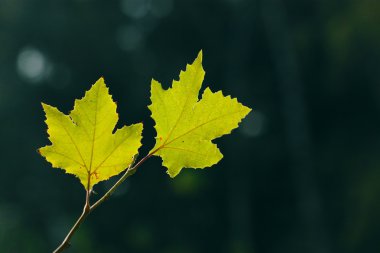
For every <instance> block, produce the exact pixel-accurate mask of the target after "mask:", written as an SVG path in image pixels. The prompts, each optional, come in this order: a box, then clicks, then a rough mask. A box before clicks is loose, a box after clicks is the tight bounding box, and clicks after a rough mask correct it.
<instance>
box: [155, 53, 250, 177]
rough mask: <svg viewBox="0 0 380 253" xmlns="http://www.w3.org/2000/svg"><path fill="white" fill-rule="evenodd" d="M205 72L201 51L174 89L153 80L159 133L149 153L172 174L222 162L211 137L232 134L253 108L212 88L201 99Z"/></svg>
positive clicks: (173, 175) (182, 73)
mask: <svg viewBox="0 0 380 253" xmlns="http://www.w3.org/2000/svg"><path fill="white" fill-rule="evenodd" d="M204 75H205V72H204V70H203V67H202V52H200V53H199V55H198V57H197V58H196V59H195V61H194V62H193V64H191V65H187V67H186V70H185V71H181V73H180V77H179V81H176V80H174V81H173V83H172V87H171V88H169V89H167V90H164V89H163V88H162V86H161V84H160V83H159V82H157V81H155V80H152V84H151V101H152V104H151V105H150V106H149V109H150V110H151V112H152V118H153V119H154V121H155V122H156V125H155V128H156V132H157V136H156V144H155V146H154V148H153V149H152V150H151V152H150V153H151V154H153V155H157V156H160V157H161V158H162V160H163V165H164V166H165V167H167V168H168V174H169V175H170V176H171V177H175V176H176V175H177V174H178V173H179V172H180V171H181V169H182V168H205V167H209V166H212V165H213V164H216V163H217V162H219V161H220V160H221V159H222V157H223V155H222V153H221V152H220V151H219V149H218V147H217V146H216V144H214V143H212V140H213V139H215V138H218V137H220V136H222V135H225V134H229V133H231V130H232V129H234V128H237V127H238V124H239V123H240V121H241V120H242V119H243V118H244V117H245V116H246V115H247V114H248V113H249V112H250V111H251V109H250V108H248V107H246V106H244V105H242V104H241V103H239V102H238V101H237V100H236V98H231V97H230V96H224V95H223V94H222V92H221V91H218V92H212V91H211V90H210V89H209V88H206V89H205V90H204V92H203V94H202V98H201V99H199V98H198V96H199V90H200V89H201V86H202V82H203V78H204Z"/></svg>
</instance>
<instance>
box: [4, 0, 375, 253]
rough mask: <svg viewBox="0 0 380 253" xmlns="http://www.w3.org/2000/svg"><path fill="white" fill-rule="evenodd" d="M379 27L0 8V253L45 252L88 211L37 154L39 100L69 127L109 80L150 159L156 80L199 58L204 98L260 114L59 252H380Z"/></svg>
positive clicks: (270, 12)
mask: <svg viewBox="0 0 380 253" xmlns="http://www.w3.org/2000/svg"><path fill="white" fill-rule="evenodd" d="M379 25H380V2H379V1H375V0H360V1H359V0H351V1H350V0H346V1H338V0H336V1H334V0H318V1H317V0H314V1H313V0H311V1H305V0H220V1H217V0H208V1H205V0H194V1H179V0H118V1H111V0H108V1H106V0H104V1H100V0H76V1H74V0H61V1H58V0H57V1H54V0H1V1H0V120H1V124H0V140H1V143H0V145H1V150H0V161H1V163H0V252H2V253H4V252H5V253H8V252H9V253H14V252H16V253H17V252H49V251H51V250H52V249H54V248H55V247H56V246H57V245H58V243H59V242H60V241H61V240H62V239H63V237H64V235H65V234H66V233H67V231H68V229H69V227H70V226H71V225H72V223H73V222H74V220H75V219H76V217H77V216H78V215H79V214H80V212H81V210H82V205H83V201H84V193H85V192H84V190H83V187H82V185H81V184H80V183H79V181H78V180H77V179H75V178H74V177H73V176H71V175H67V174H64V173H63V171H61V170H58V169H52V168H51V167H50V165H49V164H48V163H47V162H46V161H45V160H44V159H43V158H42V157H40V156H39V155H38V154H37V152H36V150H37V148H38V147H41V146H43V145H46V144H48V143H49V142H48V139H47V134H46V126H45V124H44V115H43V112H42V108H41V106H40V102H41V101H43V102H45V103H48V104H51V105H54V106H57V107H58V108H60V109H61V110H62V111H64V112H66V113H67V112H69V110H70V109H71V108H72V106H73V102H74V99H75V98H80V97H82V96H83V94H84V91H85V90H87V89H89V87H90V86H91V84H92V83H94V82H95V81H96V80H97V79H98V78H99V77H100V76H104V77H105V80H106V82H107V84H108V86H109V87H110V91H111V93H112V94H113V97H114V99H115V100H116V101H117V104H118V112H119V114H120V125H121V124H132V123H137V122H140V121H143V122H144V125H145V129H144V139H143V142H144V147H143V148H142V149H141V153H142V154H146V152H147V151H148V150H149V149H150V148H151V147H152V146H153V137H154V136H155V132H154V129H153V124H154V123H153V121H152V120H151V119H150V112H149V110H148V109H147V107H146V106H147V105H148V104H149V103H150V101H149V96H150V94H149V90H150V80H151V78H152V77H154V78H155V79H157V80H159V81H161V82H162V83H163V84H164V86H165V87H168V86H169V84H170V82H171V80H172V79H173V78H177V77H178V73H179V70H180V69H183V68H184V67H185V64H186V63H189V62H191V61H192V60H193V59H194V58H195V57H196V55H197V53H198V51H199V50H200V49H203V52H204V67H205V69H206V79H205V85H209V86H210V87H211V88H212V90H220V89H221V90H223V91H224V94H230V95H232V96H233V97H237V98H239V101H241V102H242V103H244V104H245V105H247V106H250V107H252V108H253V109H254V111H253V113H251V114H250V115H249V116H248V118H246V119H245V121H244V122H243V123H242V124H241V126H240V128H239V129H238V130H235V131H234V132H233V133H232V135H229V136H225V137H224V138H222V139H220V140H217V143H218V145H219V147H220V148H221V150H222V152H223V154H224V156H225V158H224V159H223V160H222V161H221V162H220V163H219V164H218V165H216V166H213V167H212V168H211V169H206V170H197V171H194V170H189V169H187V170H184V171H183V173H182V174H181V175H180V176H178V177H177V178H175V179H174V180H172V179H170V178H169V177H168V176H167V175H166V174H165V170H164V168H162V167H161V164H160V159H159V158H154V159H150V160H149V161H148V162H147V163H146V164H144V166H142V167H141V168H140V169H139V171H138V173H137V174H135V175H134V176H133V177H131V178H130V179H128V181H127V182H126V183H125V184H124V185H123V186H122V187H121V189H119V191H118V192H117V194H115V196H114V197H113V198H112V199H111V200H109V201H108V202H106V203H104V205H103V206H101V207H100V208H99V209H98V210H96V211H95V212H94V213H93V214H91V216H90V217H89V218H88V220H86V222H85V224H84V225H83V226H82V227H81V228H80V230H79V231H78V233H77V234H76V235H75V237H74V238H73V241H72V244H73V246H72V247H71V249H70V250H69V251H68V252H95V253H105V252H111V253H112V252H130V253H132V252H133V253H135V252H136V253H139V252H141V253H143V252H160V253H161V252H162V253H203V252H204V253H206V252H207V253H209V252H216V253H219V252H221V253H248V252H252V253H266V252H268V253H269V252H275V253H277V252H279V253H280V252H281V253H298V252H299V253H305V252H307V253H335V252H338V253H339V252H347V253H351V252H360V253H363V252H365V253H367V252H376V253H378V252H380V243H379V241H380V204H379V203H380V120H379V116H380V29H379ZM111 183H112V182H111V181H110V182H105V183H101V184H99V185H97V186H96V187H95V190H96V191H97V192H98V193H99V194H101V193H103V192H104V191H105V189H107V187H109V186H110V185H111Z"/></svg>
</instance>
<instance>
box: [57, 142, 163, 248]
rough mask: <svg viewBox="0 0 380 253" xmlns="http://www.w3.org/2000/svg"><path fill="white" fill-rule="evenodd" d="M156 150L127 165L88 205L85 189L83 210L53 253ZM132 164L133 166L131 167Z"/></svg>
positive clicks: (67, 240) (89, 193)
mask: <svg viewBox="0 0 380 253" xmlns="http://www.w3.org/2000/svg"><path fill="white" fill-rule="evenodd" d="M157 151H158V149H157V150H154V151H153V152H151V153H149V154H148V155H146V156H145V157H144V158H142V159H141V160H140V161H139V162H138V163H137V164H136V165H134V166H133V162H132V164H131V165H130V166H129V167H128V169H127V170H126V171H125V173H124V174H123V176H122V177H121V178H120V179H119V180H118V181H117V182H116V183H115V184H114V185H113V186H112V187H111V188H110V189H109V190H108V191H107V192H106V193H105V194H104V195H103V197H101V198H100V199H99V200H98V201H96V202H95V203H94V204H93V205H90V195H91V190H90V189H87V190H86V202H85V204H84V207H83V212H82V214H81V215H80V216H79V218H78V220H77V221H76V222H75V224H74V226H73V227H72V228H71V229H70V231H69V233H68V234H67V235H66V237H65V239H64V240H63V242H62V243H61V244H60V245H59V246H58V248H57V249H55V250H54V251H53V253H60V252H62V251H64V250H65V249H67V248H68V247H69V246H70V239H71V237H72V236H73V235H74V233H75V232H76V231H77V230H78V228H79V227H80V225H81V224H82V223H83V221H84V220H85V219H86V217H87V216H88V215H89V214H90V213H91V212H92V211H93V210H94V209H95V208H97V207H98V206H99V205H100V204H102V203H103V202H104V201H106V200H107V199H108V198H109V197H110V196H111V195H112V193H114V192H115V190H116V189H117V187H119V186H120V184H121V183H123V182H124V180H125V179H126V178H127V177H129V176H131V175H133V174H134V173H135V172H136V169H137V168H138V167H140V165H141V164H142V163H144V162H145V161H146V160H147V159H148V158H150V157H151V156H152V155H153V154H154V153H156V152H157ZM132 166H133V167H132Z"/></svg>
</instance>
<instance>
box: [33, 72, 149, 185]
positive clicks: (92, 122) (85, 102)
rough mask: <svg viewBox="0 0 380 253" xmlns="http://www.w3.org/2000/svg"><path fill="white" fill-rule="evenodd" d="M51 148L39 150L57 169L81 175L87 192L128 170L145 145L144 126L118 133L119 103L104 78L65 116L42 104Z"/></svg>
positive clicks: (131, 127)
mask: <svg viewBox="0 0 380 253" xmlns="http://www.w3.org/2000/svg"><path fill="white" fill-rule="evenodd" d="M42 106H43V109H44V111H45V114H46V124H47V126H48V130H47V132H48V134H49V140H50V141H51V143H52V144H51V145H49V146H45V147H42V148H40V149H39V152H40V154H41V155H42V156H44V157H45V158H46V160H47V161H49V162H50V163H51V164H52V166H53V167H55V168H62V169H64V170H65V171H66V172H67V173H70V174H73V175H75V176H77V177H78V178H79V179H80V181H81V183H82V184H83V186H84V187H85V188H86V189H91V188H92V187H93V186H94V185H95V184H96V183H98V182H100V181H103V180H107V179H109V178H110V177H112V176H115V175H117V174H119V173H120V172H122V171H123V170H124V169H126V168H127V167H128V166H129V165H130V164H131V163H132V161H133V157H134V156H135V155H136V154H137V153H138V149H139V147H140V146H141V142H140V140H141V132H142V128H143V125H142V124H141V123H139V124H134V125H131V126H124V127H122V128H120V129H117V130H116V131H115V132H114V133H113V131H114V129H115V125H116V123H117V121H118V114H117V112H116V104H115V102H114V101H113V100H112V97H111V95H109V93H108V88H107V87H106V85H105V83H104V80H103V78H100V79H99V80H98V81H97V82H96V83H95V84H94V85H93V86H92V87H91V89H90V90H89V91H87V92H86V94H85V96H84V97H83V98H82V99H80V100H75V105H74V109H73V110H72V111H71V112H70V114H69V115H65V114H63V113H62V112H60V111H59V110H58V109H57V108H55V107H52V106H50V105H46V104H42Z"/></svg>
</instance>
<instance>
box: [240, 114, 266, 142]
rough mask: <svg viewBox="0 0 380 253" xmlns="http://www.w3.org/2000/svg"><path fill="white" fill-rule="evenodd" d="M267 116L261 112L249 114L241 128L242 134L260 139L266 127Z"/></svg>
mask: <svg viewBox="0 0 380 253" xmlns="http://www.w3.org/2000/svg"><path fill="white" fill-rule="evenodd" d="M265 121H266V120H265V115H264V114H263V113H261V112H260V111H254V112H253V111H252V112H251V113H250V114H248V116H247V118H245V119H244V120H243V121H242V123H241V126H240V128H239V129H240V132H241V133H242V134H243V135H245V136H247V137H258V136H260V135H261V134H262V133H263V130H264V127H265Z"/></svg>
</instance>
